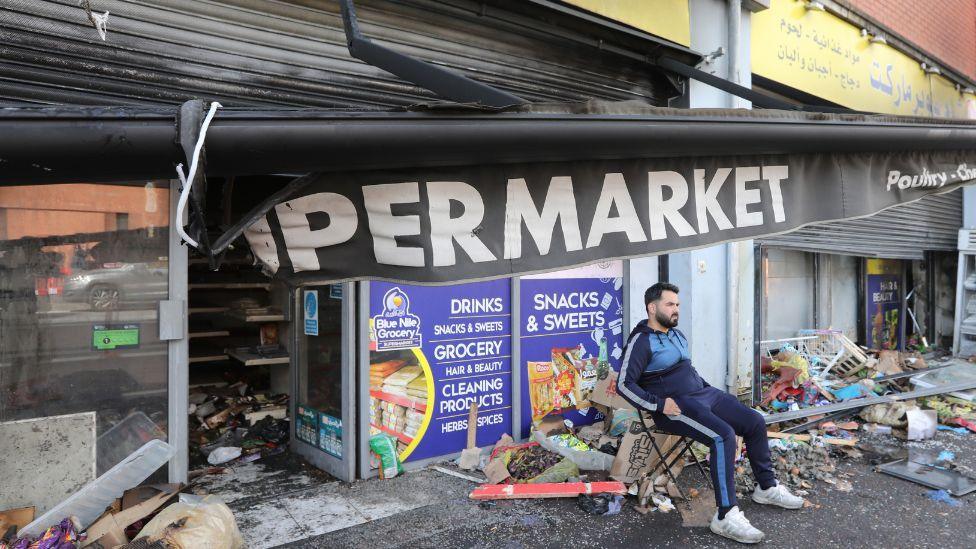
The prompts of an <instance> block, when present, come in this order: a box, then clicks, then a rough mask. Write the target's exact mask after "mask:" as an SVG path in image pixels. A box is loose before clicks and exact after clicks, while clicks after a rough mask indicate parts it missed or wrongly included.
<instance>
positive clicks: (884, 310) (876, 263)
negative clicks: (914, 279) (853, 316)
mask: <svg viewBox="0 0 976 549" xmlns="http://www.w3.org/2000/svg"><path fill="white" fill-rule="evenodd" d="M865 263H866V265H865V278H866V280H865V282H866V285H867V288H866V295H865V297H866V299H865V300H864V302H865V304H866V307H867V310H866V311H865V315H866V321H867V323H866V326H867V329H866V330H865V334H864V335H865V336H866V339H867V346H868V348H869V349H901V348H902V332H903V331H904V323H903V321H902V315H903V314H904V313H903V311H902V308H903V307H902V303H903V302H904V299H905V298H904V288H903V286H902V273H903V266H902V262H901V261H900V260H897V259H867V260H865Z"/></svg>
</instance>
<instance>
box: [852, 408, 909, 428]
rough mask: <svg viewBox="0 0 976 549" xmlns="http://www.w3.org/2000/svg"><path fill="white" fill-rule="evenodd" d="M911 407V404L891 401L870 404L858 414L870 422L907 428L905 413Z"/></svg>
mask: <svg viewBox="0 0 976 549" xmlns="http://www.w3.org/2000/svg"><path fill="white" fill-rule="evenodd" d="M910 409H911V406H909V405H908V404H906V403H904V402H891V403H888V404H875V405H873V406H868V407H866V408H865V409H863V410H861V412H860V413H859V414H858V415H859V416H861V419H863V420H864V421H867V422H869V423H877V424H880V425H888V426H891V427H898V428H905V427H906V426H907V425H908V419H907V418H906V417H905V415H906V414H907V413H908V410H910Z"/></svg>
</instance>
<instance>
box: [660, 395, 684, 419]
mask: <svg viewBox="0 0 976 549" xmlns="http://www.w3.org/2000/svg"><path fill="white" fill-rule="evenodd" d="M661 411H662V412H664V415H666V416H677V415H680V414H681V408H678V405H677V404H676V403H675V402H674V399H673V398H666V399H664V409H663V410H661Z"/></svg>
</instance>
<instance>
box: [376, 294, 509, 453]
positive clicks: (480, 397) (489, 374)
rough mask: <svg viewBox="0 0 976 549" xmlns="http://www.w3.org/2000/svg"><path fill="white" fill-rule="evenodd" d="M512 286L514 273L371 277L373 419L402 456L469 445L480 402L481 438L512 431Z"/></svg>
mask: <svg viewBox="0 0 976 549" xmlns="http://www.w3.org/2000/svg"><path fill="white" fill-rule="evenodd" d="M511 292H512V286H511V281H509V280H495V281H491V282H475V283H470V284H456V285H453V286H444V287H433V286H412V285H407V284H390V283H386V282H374V283H371V284H370V286H369V295H370V298H369V301H370V309H369V311H370V323H369V345H370V353H369V362H370V366H369V373H370V376H369V395H370V412H369V414H370V427H371V431H372V434H376V433H386V434H387V435H390V436H392V437H395V438H396V439H397V440H398V448H399V452H400V459H401V460H403V461H414V460H419V459H424V458H430V457H435V456H443V455H447V454H452V453H455V452H460V451H461V450H463V449H464V448H465V447H466V443H467V430H468V413H469V411H470V409H471V406H472V404H475V403H476V404H477V405H478V428H477V442H478V444H480V445H482V446H485V445H488V444H493V443H494V442H495V441H497V440H498V438H499V437H500V436H501V435H502V434H504V433H507V432H510V431H511V426H512V364H511V356H512V349H511V347H512V336H511V334H512V329H511ZM403 319H408V320H407V321H406V322H402V321H403ZM394 320H395V321H394Z"/></svg>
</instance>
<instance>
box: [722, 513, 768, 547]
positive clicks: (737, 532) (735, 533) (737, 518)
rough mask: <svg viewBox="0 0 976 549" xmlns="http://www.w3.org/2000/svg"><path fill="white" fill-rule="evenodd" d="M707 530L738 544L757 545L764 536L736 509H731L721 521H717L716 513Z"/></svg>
mask: <svg viewBox="0 0 976 549" xmlns="http://www.w3.org/2000/svg"><path fill="white" fill-rule="evenodd" d="M708 528H709V529H710V530H711V531H712V532H715V533H716V534H718V535H720V536H723V537H726V538H729V539H734V540H735V541H738V542H740V543H759V542H760V541H762V539H763V537H764V536H765V535H766V534H763V533H762V531H761V530H759V529H758V528H756V527H755V526H753V525H752V524H750V523H749V519H747V518H746V516H745V515H743V514H742V511H740V510H739V508H738V507H733V508H732V509H730V510H729V512H728V513H725V518H724V519H722V520H719V519H718V513H717V512H716V513H715V516H713V517H712V523H711V524H709V525H708Z"/></svg>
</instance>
